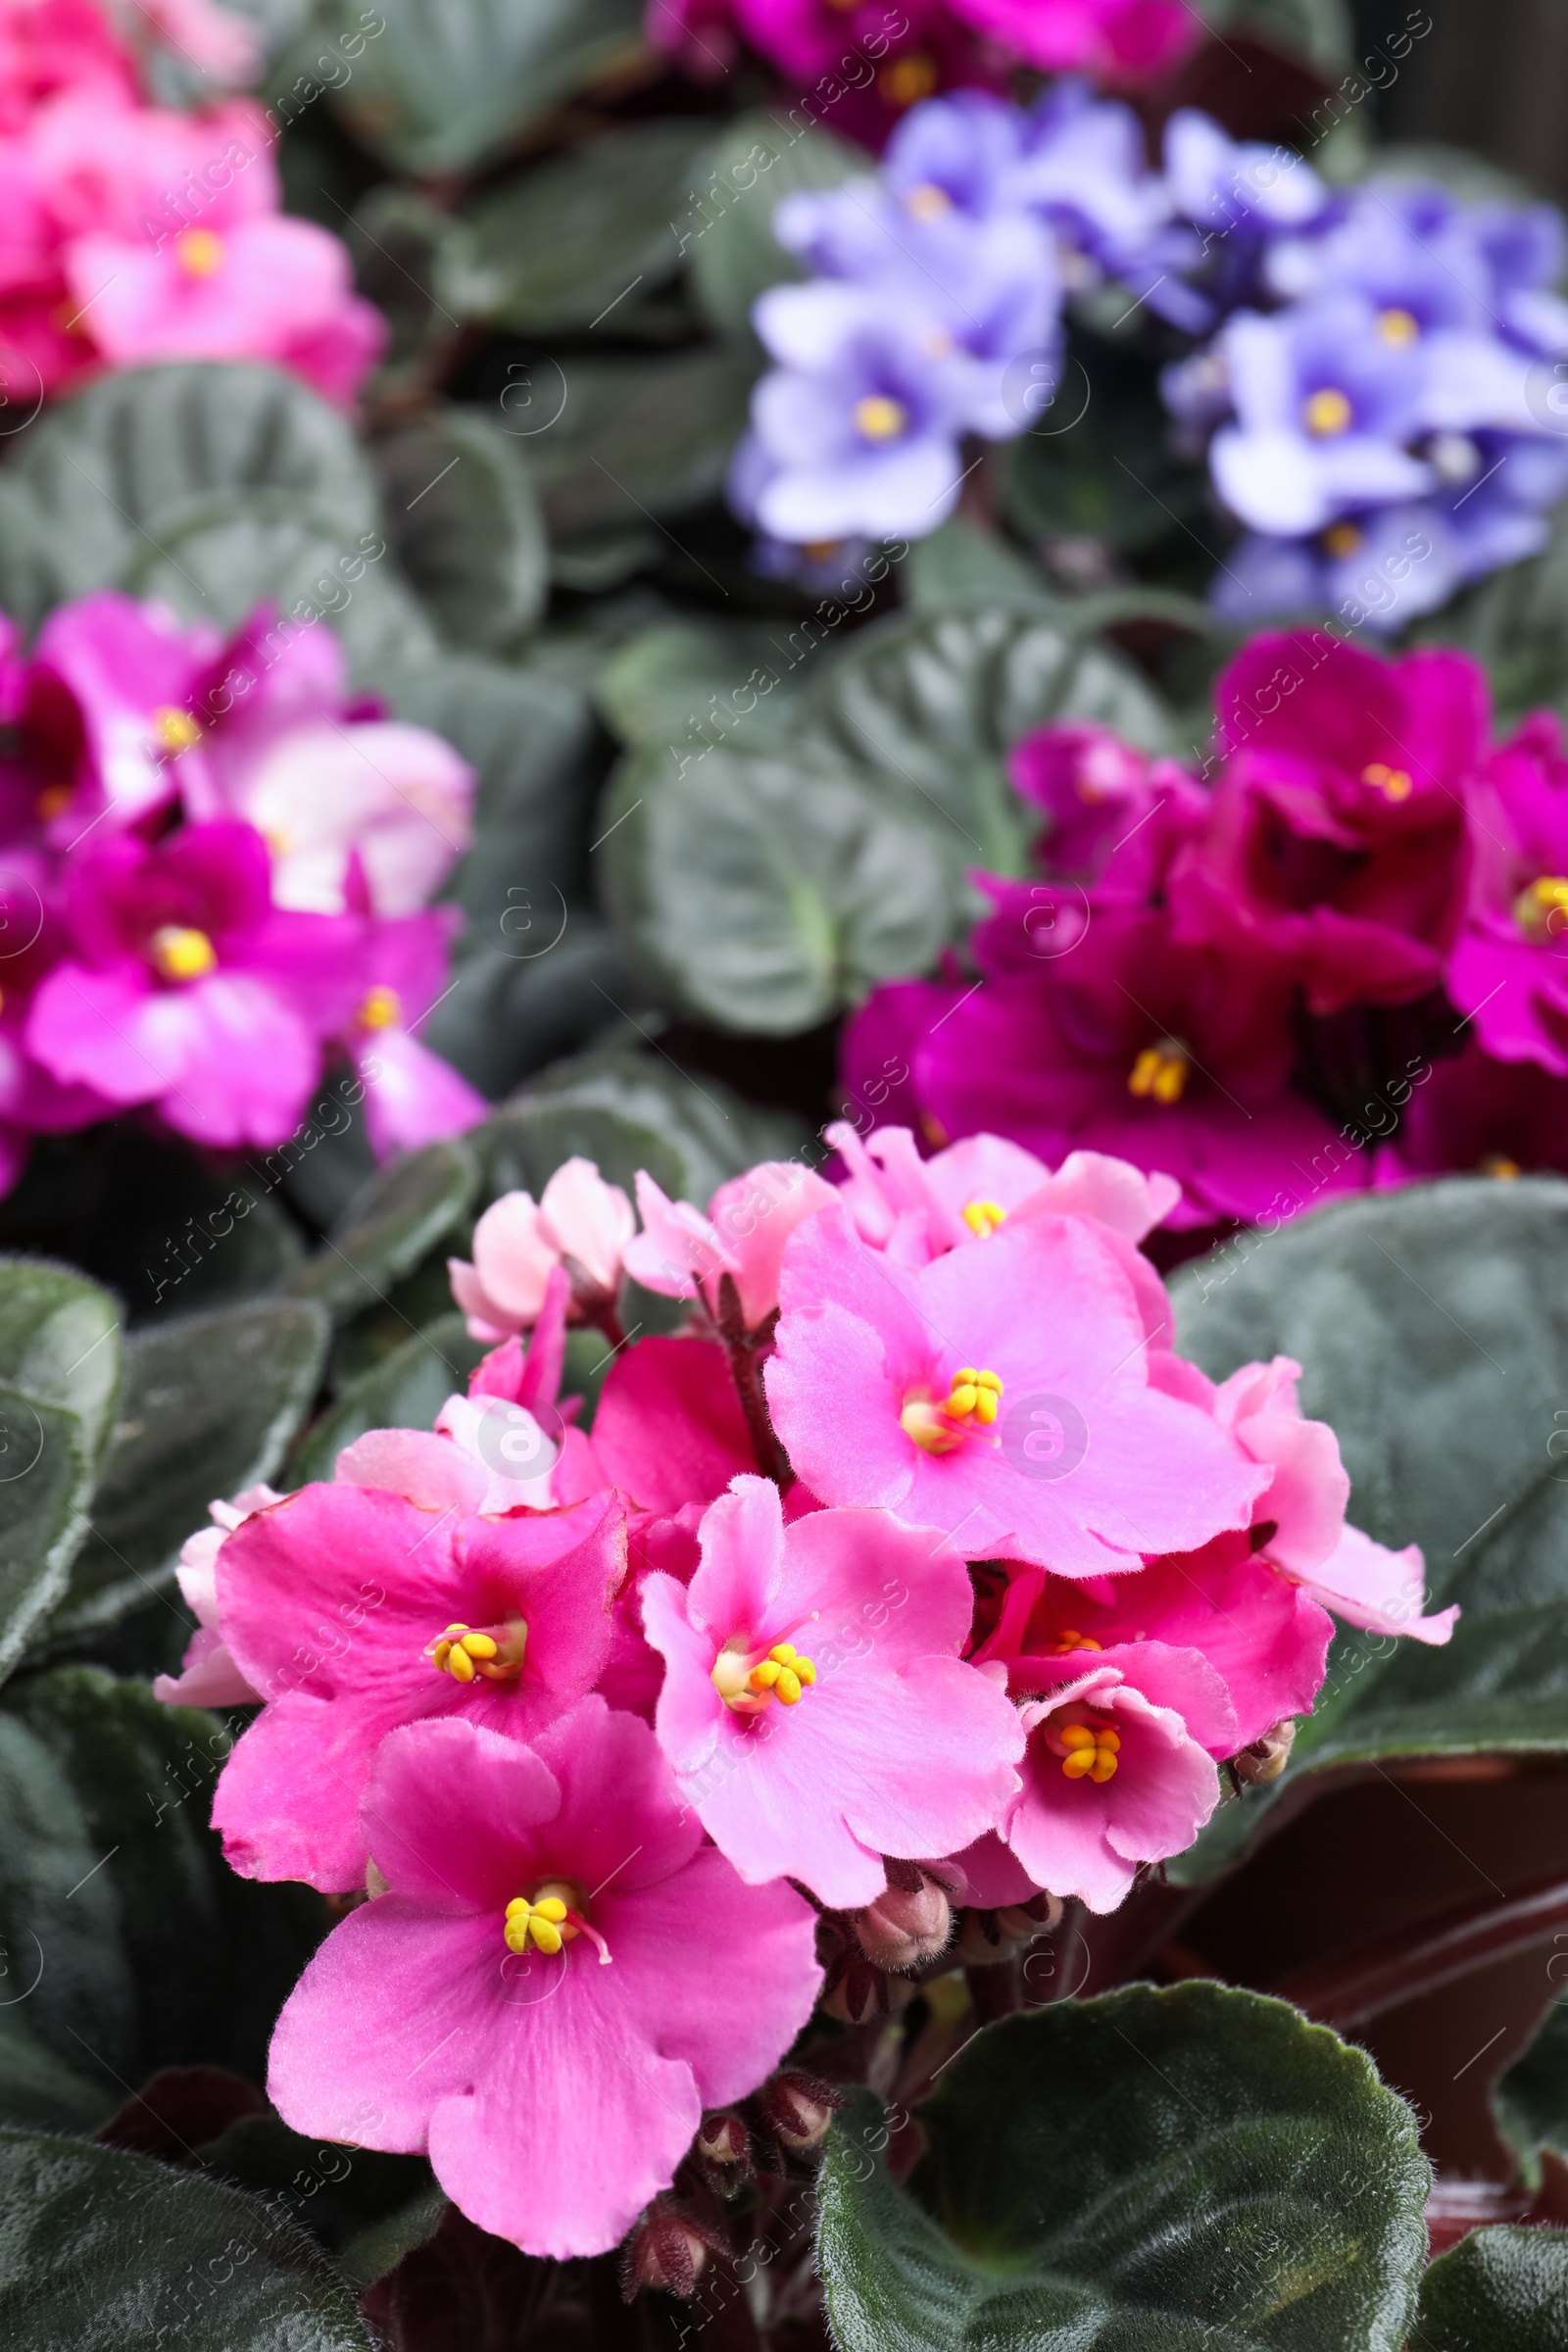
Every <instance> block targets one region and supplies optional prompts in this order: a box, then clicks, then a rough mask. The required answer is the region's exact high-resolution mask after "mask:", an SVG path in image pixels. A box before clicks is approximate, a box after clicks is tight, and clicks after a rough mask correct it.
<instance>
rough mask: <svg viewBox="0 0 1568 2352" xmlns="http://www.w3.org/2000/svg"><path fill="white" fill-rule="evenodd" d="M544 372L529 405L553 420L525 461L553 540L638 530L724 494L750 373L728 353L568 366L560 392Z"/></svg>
mask: <svg viewBox="0 0 1568 2352" xmlns="http://www.w3.org/2000/svg"><path fill="white" fill-rule="evenodd" d="M550 365H551V368H554V366H555V364H554V363H551V364H550ZM547 372H548V370H542V371H541V372H540V379H539V382H538V383H537V385H536V387H535V389H534V393H533V395H532V396H531V398H536V399H537V401H538V404H539V407H540V410H541V413H542V415H543V417H545V418H547V419H548V417H549V416H550V412H551V410H552V409H556V417H555V421H554V423H549V422H546V423H544V424H542V425H541V428H540V430H539V431H537V432H536V433H534V434H533V435H532V436H531V437H530V439H529V441H528V457H529V462H530V464H531V465H532V467H533V473H534V479H535V481H536V482H537V483H538V485H539V493H540V497H541V500H542V501H543V505H544V511H545V517H546V520H547V521H548V522H549V525H550V528H551V532H552V534H560V535H566V536H569V535H571V534H572V533H574V532H579V531H593V530H605V529H611V528H614V529H621V530H624V529H632V530H640V529H642V528H644V527H645V526H646V525H647V522H648V518H649V516H650V515H655V516H659V515H679V514H681V513H683V512H684V511H685V510H686V509H687V508H689V507H695V506H700V505H701V504H702V502H703V501H704V500H705V499H708V498H711V497H713V496H714V495H715V494H716V493H717V491H718V490H719V489H720V487H721V486H722V484H723V480H724V475H725V472H726V470H727V469H728V466H729V462H730V458H731V456H732V455H733V453H734V449H735V444H736V442H737V441H738V440H739V439H740V436H741V433H742V432H743V430H744V429H745V424H746V408H747V400H748V397H749V395H750V392H751V386H752V378H753V376H754V374H755V372H756V370H755V368H751V367H749V366H747V365H746V364H745V363H744V362H742V361H741V360H740V359H738V358H736V357H735V356H734V355H733V354H731V353H729V352H725V351H691V352H680V353H678V354H676V355H675V356H674V357H672V358H669V359H646V360H643V359H635V360H620V359H611V360H568V361H567V362H566V363H565V365H564V368H561V369H560V383H559V386H557V384H556V382H555V377H554V374H553V373H550V374H549V380H548V382H547V381H546V380H545V378H546V374H547ZM558 402H559V403H560V406H559V408H556V404H557V403H558ZM530 414H531V405H530ZM666 544H667V542H666Z"/></svg>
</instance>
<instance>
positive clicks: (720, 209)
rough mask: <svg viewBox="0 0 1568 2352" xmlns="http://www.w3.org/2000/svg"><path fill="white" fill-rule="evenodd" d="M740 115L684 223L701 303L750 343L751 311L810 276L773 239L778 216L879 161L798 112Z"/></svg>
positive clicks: (721, 139) (715, 150)
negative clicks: (773, 292)
mask: <svg viewBox="0 0 1568 2352" xmlns="http://www.w3.org/2000/svg"><path fill="white" fill-rule="evenodd" d="M796 112H797V114H798V115H799V117H800V121H799V123H798V124H797V123H792V122H791V121H790V120H789V119H788V117H787V116H785V115H784V114H783V110H782V109H781V110H780V114H779V115H770V114H768V113H766V112H765V111H764V110H762V109H761V108H759V109H758V110H757V112H756V113H754V114H747V115H737V116H736V117H735V119H734V121H733V122H731V123H728V124H726V126H725V128H724V129H723V131H722V132H721V133H720V134H719V136H718V138H717V139H716V140H715V141H714V143H713V145H712V147H711V150H710V151H709V153H708V155H707V156H706V157H705V158H704V169H703V171H702V173H701V174H700V184H699V185H698V187H697V190H696V193H695V195H694V197H693V199H692V201H691V203H690V204H689V206H688V207H687V210H686V213H685V216H684V218H683V220H682V221H681V222H680V228H681V231H682V234H683V236H684V238H685V240H686V244H685V251H686V256H687V261H688V264H689V266H690V269H691V272H692V282H693V284H694V286H695V288H696V291H697V299H698V301H699V302H700V303H701V304H702V306H703V309H704V311H705V312H706V313H707V315H708V317H709V319H711V321H712V323H713V325H714V326H716V327H717V328H718V330H719V332H720V333H721V334H726V335H732V336H734V337H736V338H737V339H738V340H739V341H742V342H744V343H746V344H748V345H750V344H751V326H752V305H753V303H754V302H755V301H756V300H757V297H758V296H759V294H761V293H764V292H765V291H766V289H767V288H768V287H769V286H776V285H781V284H785V283H787V282H789V281H791V280H793V279H796V278H801V277H804V276H805V275H806V270H805V268H804V267H803V265H802V263H801V262H800V260H799V259H798V257H797V256H796V255H795V254H793V253H787V252H786V251H785V249H784V247H783V246H782V245H781V244H780V243H779V241H778V239H777V238H776V237H775V236H774V234H773V215H774V212H775V210H776V209H777V207H778V205H779V204H780V203H781V202H782V200H783V199H784V197H786V196H790V195H793V194H794V193H795V192H796V190H797V189H801V188H805V189H816V188H836V187H839V186H841V185H842V184H843V182H844V181H845V180H846V179H849V178H850V177H851V176H852V174H854V173H855V172H874V171H875V169H876V165H875V160H874V158H873V157H871V156H869V155H867V153H866V152H865V149H864V148H863V147H857V146H855V145H854V144H853V143H852V142H851V141H850V140H848V139H841V138H837V137H835V135H834V133H833V132H832V131H830V130H826V129H824V128H823V126H822V124H821V123H818V122H814V121H812V120H811V118H810V117H809V116H807V115H806V114H805V113H804V112H803V111H802V110H800V109H797V110H796Z"/></svg>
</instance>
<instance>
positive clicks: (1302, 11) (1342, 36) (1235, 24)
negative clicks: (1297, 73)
mask: <svg viewBox="0 0 1568 2352" xmlns="http://www.w3.org/2000/svg"><path fill="white" fill-rule="evenodd" d="M1204 13H1205V16H1206V19H1207V21H1208V23H1209V24H1211V25H1213V26H1214V28H1215V30H1216V31H1218V32H1220V33H1227V32H1229V33H1239V32H1246V33H1250V34H1252V35H1253V37H1254V38H1255V39H1257V40H1260V41H1267V42H1268V44H1269V46H1270V47H1271V48H1273V49H1282V50H1284V51H1285V52H1286V54H1287V55H1288V56H1294V57H1299V58H1300V59H1301V60H1302V61H1303V63H1304V64H1306V65H1309V66H1315V67H1316V68H1317V70H1318V72H1319V73H1323V74H1326V75H1328V76H1330V77H1331V78H1333V79H1338V77H1339V75H1340V74H1341V73H1343V72H1344V70H1345V69H1346V67H1347V66H1348V65H1349V64H1350V62H1351V58H1352V54H1353V52H1352V48H1351V43H1352V40H1353V38H1354V34H1353V30H1352V26H1351V22H1350V13H1349V10H1348V7H1347V6H1346V5H1345V0H1207V6H1206V9H1205V12H1204ZM1369 86H1370V85H1369Z"/></svg>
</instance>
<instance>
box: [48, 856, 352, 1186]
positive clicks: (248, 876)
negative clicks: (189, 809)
mask: <svg viewBox="0 0 1568 2352" xmlns="http://www.w3.org/2000/svg"><path fill="white" fill-rule="evenodd" d="M66 913H67V921H68V924H69V927H70V931H71V934H72V947H73V951H74V952H73V954H69V955H68V956H67V957H66V959H65V960H64V961H63V962H62V963H60V964H59V965H57V966H56V968H55V970H54V971H52V972H51V973H50V974H49V976H48V978H47V979H46V980H45V981H44V982H43V984H42V986H41V987H40V988H39V990H38V993H37V995H36V997H35V998H34V1000H33V1005H32V1011H31V1014H30V1016H29V1019H28V1023H27V1033H26V1036H27V1046H28V1049H29V1051H30V1052H31V1053H32V1054H35V1055H36V1057H37V1058H38V1060H39V1061H40V1062H41V1063H42V1064H43V1066H44V1068H45V1069H46V1070H48V1071H49V1072H50V1073H51V1074H52V1075H53V1076H54V1077H56V1078H58V1079H60V1080H62V1081H63V1082H65V1083H68V1084H69V1083H72V1082H74V1083H76V1084H80V1085H86V1086H91V1087H94V1088H96V1090H97V1091H98V1093H99V1094H101V1095H103V1096H105V1097H107V1098H108V1100H109V1101H110V1102H112V1103H123V1104H129V1103H156V1104H157V1106H158V1108H159V1110H160V1111H161V1112H162V1113H163V1116H164V1117H165V1118H166V1119H167V1120H168V1122H169V1124H170V1125H171V1126H172V1127H174V1128H177V1129H178V1130H179V1131H180V1133H181V1134H184V1135H188V1136H190V1137H191V1138H192V1139H193V1140H194V1141H195V1142H197V1143H203V1144H209V1145H213V1146H220V1147H232V1146H235V1145H239V1144H260V1145H264V1146H266V1145H271V1144H277V1143H281V1142H282V1140H283V1138H284V1137H285V1136H287V1135H288V1134H290V1133H291V1132H292V1130H293V1129H294V1128H295V1127H296V1126H297V1125H298V1123H299V1120H300V1117H301V1114H302V1113H303V1111H304V1109H305V1105H306V1103H307V1102H308V1101H309V1099H310V1094H311V1090H312V1088H313V1087H314V1085H315V1084H316V1080H317V1077H318V1074H319V1069H320V1048H319V1042H318V1040H319V1036H320V1034H321V1033H322V1031H323V1030H326V1029H330V1028H331V1027H332V1026H334V1025H335V1024H336V1023H337V1022H338V1021H340V1020H341V1019H342V1018H343V1017H344V1016H345V1015H346V1013H347V1011H348V1009H349V1005H351V1004H352V1001H353V989H354V981H355V973H354V955H355V948H356V944H357V943H356V936H355V933H356V926H355V925H354V923H353V922H352V920H350V919H347V918H341V917H335V916H331V915H311V914H284V913H280V912H278V911H277V910H276V909H275V908H274V907H272V905H271V899H270V860H269V858H268V852H267V844H266V842H265V841H264V840H263V839H262V836H261V835H260V834H259V833H257V832H256V831H254V830H253V828H252V827H251V826H249V825H242V824H234V823H231V822H226V821H220V822H218V823H215V824H209V825H191V826H188V827H186V828H185V829H184V830H183V831H182V832H180V833H177V834H175V835H173V836H172V838H171V839H170V840H169V841H168V842H167V843H161V844H159V845H156V846H154V845H152V844H149V843H147V842H145V841H142V840H140V839H138V838H136V837H134V836H132V835H129V834H122V835H119V836H118V837H114V838H111V839H109V840H107V841H94V842H92V843H90V844H86V845H84V846H83V848H82V849H81V851H80V852H79V853H78V854H77V856H76V858H74V859H73V863H72V865H71V867H70V870H69V872H68V874H67V878H66Z"/></svg>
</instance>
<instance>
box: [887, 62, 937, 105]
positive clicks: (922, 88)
mask: <svg viewBox="0 0 1568 2352" xmlns="http://www.w3.org/2000/svg"><path fill="white" fill-rule="evenodd" d="M876 86H877V94H878V96H879V97H880V98H881V100H882V103H883V105H884V106H918V104H919V102H920V100H921V99H922V98H929V97H930V95H931V93H932V91H933V90H934V89H935V88H936V86H937V70H936V67H935V66H934V65H933V64H932V63H931V60H930V59H929V58H928V57H918V56H916V57H900V58H895V60H894V61H893V63H892V65H889V66H884V67H883V68H882V71H881V73H879V74H878V75H877V77H876Z"/></svg>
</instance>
